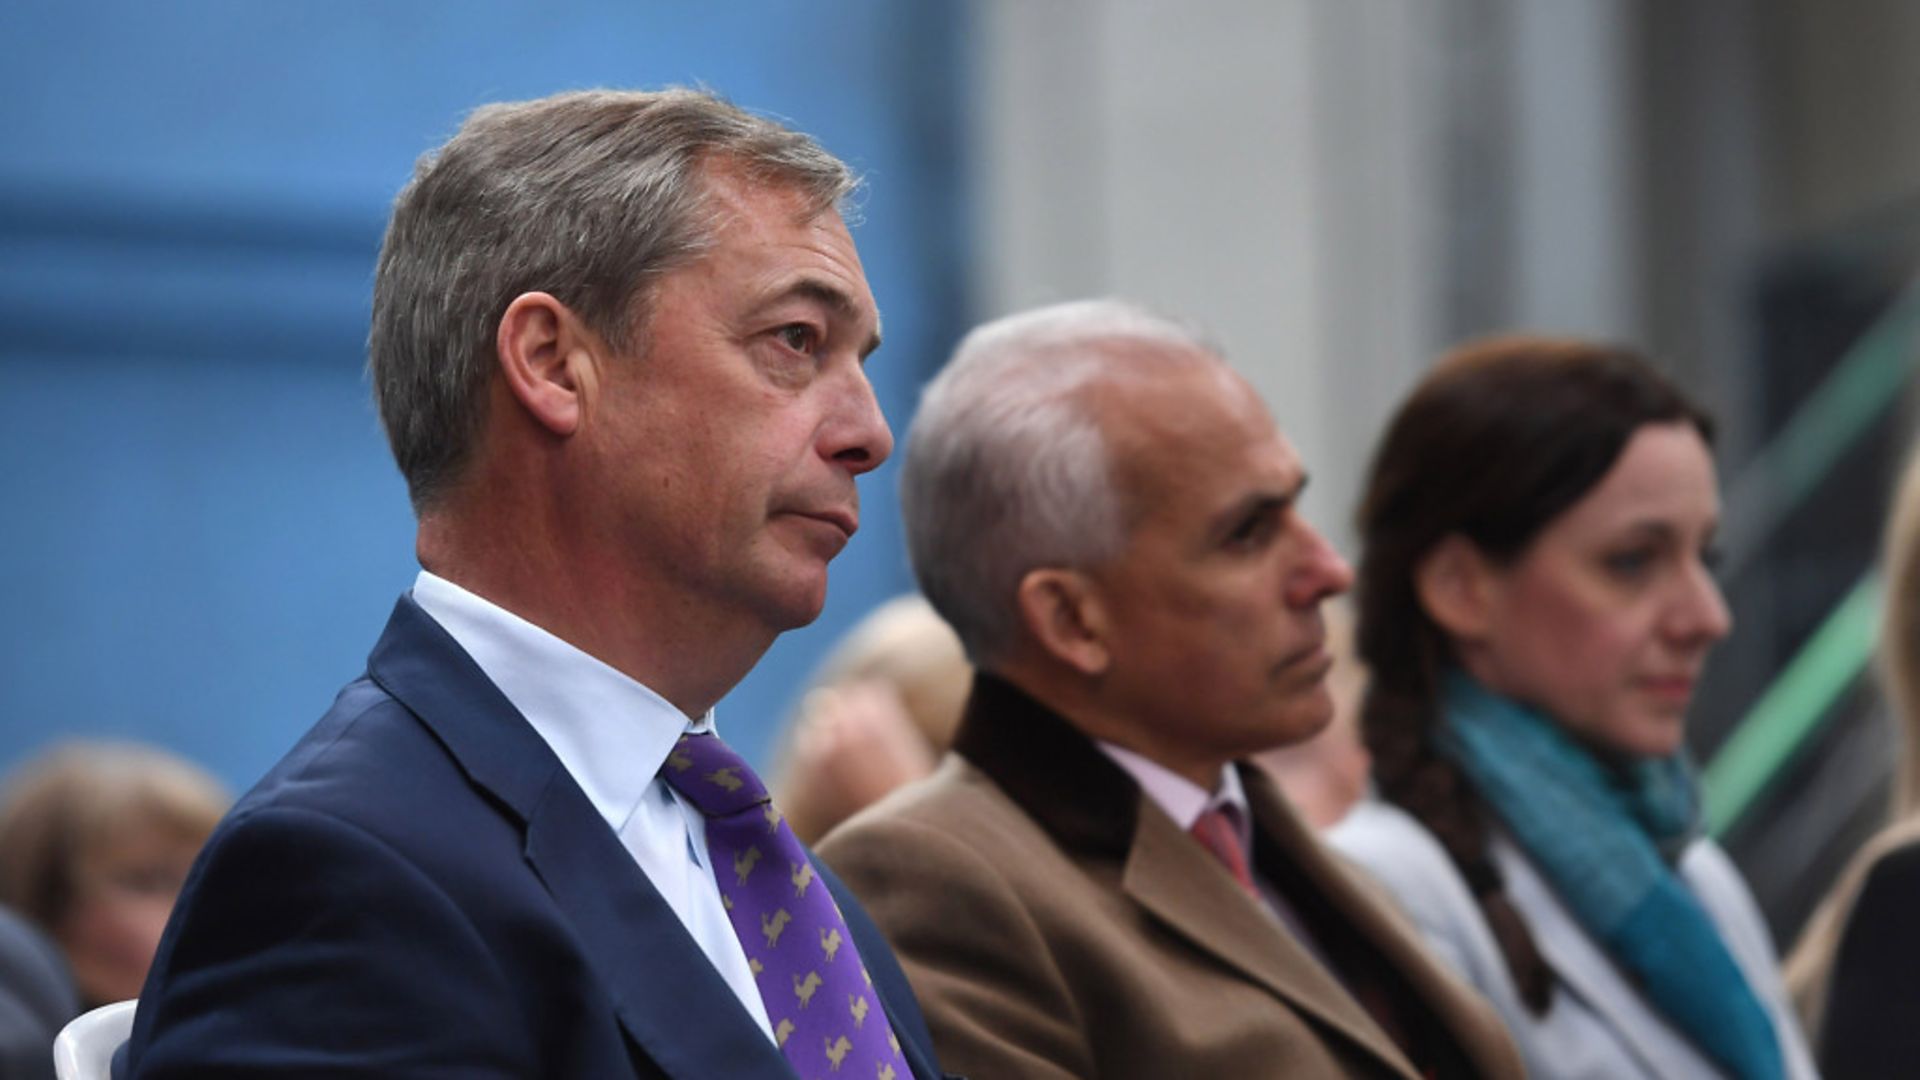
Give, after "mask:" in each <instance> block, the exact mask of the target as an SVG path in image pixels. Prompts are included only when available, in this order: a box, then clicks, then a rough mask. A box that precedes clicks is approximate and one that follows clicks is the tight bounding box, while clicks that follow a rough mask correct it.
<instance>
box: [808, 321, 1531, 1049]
mask: <svg viewBox="0 0 1920 1080" xmlns="http://www.w3.org/2000/svg"><path fill="white" fill-rule="evenodd" d="M1306 482H1307V474H1306V471H1305V468H1304V466H1303V465H1302V463H1301V461H1300V459H1299V456H1298V455H1297V454H1296V453H1295V452H1294V449H1293V447H1292V446H1291V444H1289V443H1288V441H1287V439H1286V438H1285V436H1283V435H1282V434H1281V433H1280V431H1279V429H1278V428H1277V427H1276V426H1275V424H1274V421H1273V418H1272V416H1271V415H1270V414H1269V413H1268V411H1267V408H1266V405H1265V404H1264V403H1263V402H1262V401H1261V400H1260V398H1259V396H1258V395H1257V394H1256V393H1255V392H1254V390H1253V388H1252V387H1251V386H1250V385H1248V383H1247V382H1246V380H1245V379H1243V378H1241V377H1240V376H1239V375H1238V374H1237V373H1236V372H1234V370H1233V369H1232V368H1231V367H1230V366H1229V365H1228V364H1227V362H1226V361H1225V360H1224V359H1223V358H1222V357H1221V356H1220V354H1219V352H1218V350H1217V349H1216V348H1215V347H1214V346H1212V345H1210V344H1208V343H1207V342H1206V341H1205V340H1204V339H1203V338H1201V337H1199V336H1198V335H1196V334H1195V333H1194V332H1193V331H1192V330H1191V329H1188V328H1186V327H1183V326H1181V325H1179V324H1178V323H1175V322H1172V321H1170V320H1167V319H1164V318H1162V317H1160V316H1157V315H1154V314H1152V313H1150V312H1147V311H1145V310H1143V309H1140V308H1138V307H1135V306H1133V305H1130V304H1125V303H1121V302H1117V301H1110V300H1103V301H1086V302H1081V303H1072V304H1060V305H1055V306H1052V307H1046V308H1040V309H1037V310H1034V311H1029V312H1025V313H1022V314H1018V315H1012V316H1009V317H1007V318H1004V319H1001V320H998V321H996V322H992V323H989V324H987V325H985V326H982V327H980V328H978V329H976V330H974V331H973V332H972V333H970V334H969V335H968V336H967V337H966V339H965V340H964V341H962V342H961V343H960V345H959V347H958V349H957V351H956V352H955V354H954V357H953V359H952V360H951V361H950V362H949V363H948V364H947V366H946V367H945V368H944V369H943V370H942V371H941V372H940V374H939V375H938V376H937V377H936V378H935V379H934V381H933V382H932V383H930V384H929V385H928V387H927V390H926V393H925V395H924V397H923V399H922V401H921V404H920V411H919V413H918V416H917V418H916V419H915V421H914V426H913V431H912V433H911V434H910V435H909V440H908V449H907V454H906V463H905V466H904V468H903V469H902V472H901V480H900V489H901V503H902V508H903V511H904V514H905V519H906V532H907V541H908V547H909V550H910V552H911V554H912V557H913V568H914V573H915V576H916V577H917V578H918V579H919V581H920V585H921V588H922V590H923V591H924V592H925V595H926V596H927V598H928V600H929V601H930V602H931V603H932V604H933V606H934V607H935V608H936V609H937V610H938V611H939V612H940V614H941V615H942V616H944V617H945V618H946V619H947V621H948V622H949V623H950V624H952V626H953V627H954V630H955V632H956V633H957V634H958V635H959V636H960V639H961V640H962V641H963V642H965V643H966V649H967V654H968V656H969V657H970V658H971V659H972V660H973V662H974V663H975V665H976V666H977V668H978V673H977V674H976V676H975V679H974V683H973V688H972V692H971V695H970V697H969V699H968V703H967V708H966V713H965V715H964V717H963V718H962V720H961V723H960V728H959V731H958V732H957V734H956V735H955V738H954V746H953V752H952V753H950V754H948V755H947V757H946V759H945V760H944V761H943V762H942V764H941V765H940V767H939V768H938V769H936V770H935V772H934V774H933V775H932V776H930V777H928V778H927V779H926V780H923V781H920V782H918V783H914V784H909V785H908V786H906V787H904V788H902V789H900V790H899V791H896V792H894V793H893V794H892V795H890V796H888V797H887V798H885V799H883V800H881V801H880V802H879V803H877V804H875V805H874V806H872V807H869V808H868V809H866V810H864V811H862V812H861V813H859V814H857V815H855V816H854V817H853V818H852V819H850V820H849V821H848V822H847V823H846V824H844V825H842V826H841V827H840V828H839V829H836V830H835V831H834V832H833V833H832V834H831V835H830V836H828V838H827V839H826V840H825V841H823V842H822V844H821V849H820V850H821V854H822V855H824V856H825V857H826V858H827V860H828V861H829V862H831V863H832V864H833V865H834V867H835V868H836V869H838V870H839V871H840V872H841V873H842V874H843V875H844V876H845V878H846V880H847V883H848V884H849V885H851V886H853V888H854V889H855V890H856V891H857V892H858V893H859V895H860V896H861V898H862V900H864V901H865V902H866V903H867V904H868V905H869V907H870V908H871V909H872V911H873V914H874V918H875V920H876V921H878V922H879V923H880V925H881V927H882V929H884V930H885V931H886V932H887V933H888V935H889V936H890V937H891V939H892V940H893V942H894V947H895V948H896V949H897V950H898V952H899V954H900V956H901V959H902V960H903V961H904V962H905V964H906V966H907V971H908V975H909V977H910V978H911V979H912V980H913V982H914V987H915V990H916V991H917V992H918V993H919V995H920V997H921V1000H922V1001H923V1002H924V1003H925V1005H926V1011H927V1019H928V1021H929V1023H930V1024H931V1025H932V1027H933V1030H934V1040H935V1043H936V1045H938V1047H939V1049H940V1054H941V1057H942V1058H943V1060H946V1061H947V1062H948V1063H949V1064H950V1065H951V1066H952V1067H954V1068H955V1069H958V1070H960V1071H962V1072H965V1073H968V1074H971V1075H973V1076H976V1077H982V1078H985V1077H996V1078H997V1077H1020V1078H1023V1080H1067V1078H1074V1080H1093V1078H1102V1080H1124V1078H1140V1080H1148V1078H1152V1080H1162V1078H1167V1077H1252V1076H1288V1077H1296V1076H1297V1077H1326V1078H1333V1077H1346V1076H1356V1075H1362V1076H1396V1077H1404V1078H1406V1080H1413V1078H1416V1077H1421V1076H1446V1077H1464V1076H1493V1077H1502V1076H1517V1075H1519V1070H1520V1064H1519V1059H1518V1056H1517V1055H1516V1054H1515V1053H1514V1050H1513V1047H1512V1045H1511V1044H1510V1043H1509V1041H1508V1040H1507V1036H1506V1034H1505V1032H1504V1031H1502V1030H1501V1029H1500V1025H1499V1022H1498V1020H1497V1019H1496V1018H1495V1016H1494V1015H1493V1013H1492V1011H1491V1010H1490V1009H1488V1008H1487V1007H1486V1005H1485V1003H1483V1002H1481V1001H1480V1000H1479V999H1478V998H1477V997H1476V996H1475V995H1473V994H1471V993H1469V992H1467V990H1466V989H1465V987H1463V986H1461V985H1460V984H1459V983H1458V982H1457V981H1456V980H1455V979H1453V978H1452V977H1450V976H1449V975H1448V974H1447V973H1446V971H1445V970H1444V968H1443V967H1442V966H1441V964H1440V963H1439V961H1438V960H1436V959H1434V958H1433V957H1432V956H1430V955H1429V954H1428V953H1427V951H1426V950H1425V949H1424V948H1422V947H1421V945H1420V943H1419V939H1418V937H1417V935H1416V934H1415V933H1414V931H1413V929H1412V928H1411V927H1409V926H1407V925H1406V924H1405V922H1404V921H1402V920H1400V919H1398V918H1397V917H1396V916H1395V914H1394V913H1393V912H1392V911H1391V910H1390V908H1389V906H1388V905H1387V904H1386V903H1385V902H1384V901H1382V900H1380V899H1378V898H1377V896H1376V890H1374V889H1372V888H1371V887H1369V885H1368V884H1367V883H1366V882H1364V881H1363V880H1361V879H1360V878H1359V876H1358V875H1357V874H1356V873H1355V872H1354V871H1352V870H1351V869H1350V868H1348V867H1347V866H1346V865H1345V864H1344V863H1343V862H1342V861H1341V860H1339V859H1337V858H1335V857H1334V856H1333V855H1332V853H1330V852H1328V851H1326V850H1325V849H1324V848H1323V847H1322V846H1321V845H1320V843H1319V842H1318V841H1317V840H1316V839H1315V837H1314V834H1313V832H1312V831H1311V830H1310V829H1308V828H1307V827H1306V826H1305V825H1304V824H1302V823H1301V821H1300V820H1299V819H1298V817H1296V816H1295V814H1294V813H1293V811H1292V810H1291V809H1290V808H1289V807H1288V805H1287V803H1286V800H1285V799H1283V798H1282V797H1281V796H1280V794H1279V792H1278V791H1277V790H1276V789H1275V787H1274V785H1273V784H1272V782H1271V781H1270V780H1269V779H1268V778H1267V777H1266V775H1265V774H1264V773H1263V772H1262V771H1261V770H1259V769H1258V768H1254V767H1252V766H1250V765H1249V764H1248V763H1247V762H1246V759H1247V758H1248V757H1249V756H1250V755H1252V754H1254V753H1257V752H1259V751H1262V750H1266V749H1269V748H1271V747H1274V746H1278V745H1281V744H1283V743H1289V742H1293V741H1297V740H1300V739H1305V738H1307V737H1309V736H1311V735H1312V734H1314V733H1315V732H1317V731H1319V730H1320V729H1321V728H1322V727H1324V726H1325V725H1326V723H1327V721H1328V719H1329V717H1330V715H1331V713H1332V703H1331V701H1330V700H1329V699H1328V696H1327V690H1326V686H1325V682H1324V677H1325V675H1326V672H1327V668H1328V666H1329V664H1330V660H1329V658H1328V656H1327V653H1326V647H1325V630H1324V627H1323V626H1322V623H1321V618H1320V605H1321V603H1322V601H1324V600H1326V599H1327V598H1329V597H1330V596H1333V595H1335V594H1337V593H1339V592H1341V591H1343V590H1344V589H1345V588H1346V587H1347V583H1348V581H1349V580H1350V577H1351V572H1350V571H1349V569H1348V567H1347V565H1346V563H1345V562H1344V561H1343V560H1341V558H1340V556H1339V555H1338V554H1336V553H1335V552H1334V551H1333V549H1332V548H1331V547H1330V546H1329V545H1328V544H1327V542H1326V540H1325V539H1324V538H1323V537H1322V536H1321V535H1320V534H1319V533H1318V532H1317V531H1316V530H1315V529H1314V528H1313V526H1312V525H1311V524H1309V523H1308V522H1307V521H1306V519H1305V518H1304V517H1303V516H1302V515H1301V513H1300V509H1299V498H1300V493H1301V490H1302V489H1303V488H1304V487H1305V485H1306Z"/></svg>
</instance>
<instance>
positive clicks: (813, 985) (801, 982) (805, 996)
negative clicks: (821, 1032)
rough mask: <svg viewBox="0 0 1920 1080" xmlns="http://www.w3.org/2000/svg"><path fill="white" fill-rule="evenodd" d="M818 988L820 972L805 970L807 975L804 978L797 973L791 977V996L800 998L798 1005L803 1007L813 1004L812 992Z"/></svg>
mask: <svg viewBox="0 0 1920 1080" xmlns="http://www.w3.org/2000/svg"><path fill="white" fill-rule="evenodd" d="M818 989H820V973H819V972H817V971H809V972H807V977H806V978H804V979H803V978H801V977H800V976H798V975H795V976H794V977H793V996H794V997H797V998H799V999H800V1007H801V1008H803V1009H804V1008H806V1007H807V1006H808V1005H811V1004H813V992H814V991H815V990H818Z"/></svg>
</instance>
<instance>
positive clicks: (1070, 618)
mask: <svg viewBox="0 0 1920 1080" xmlns="http://www.w3.org/2000/svg"><path fill="white" fill-rule="evenodd" d="M1016 599H1017V600H1018V602H1019V606H1020V621H1021V622H1022V623H1023V624H1025V626H1026V630H1027V633H1028V634H1031V635H1032V636H1033V639H1034V640H1035V641H1036V642H1038V643H1039V644H1040V648H1041V649H1042V650H1044V651H1045V652H1046V653H1048V654H1049V655H1051V656H1052V657H1054V658H1055V659H1057V660H1059V661H1060V662H1061V663H1064V664H1066V665H1067V666H1068V667H1070V668H1073V669H1074V670H1075V671H1078V672H1080V673H1081V674H1083V675H1087V676H1089V677H1093V676H1099V675H1103V674H1105V673H1106V670H1107V666H1108V665H1109V664H1110V663H1112V660H1113V657H1112V654H1111V653H1109V652H1108V650H1107V645H1106V612H1105V609H1104V608H1103V607H1102V606H1101V603H1100V596H1099V589H1098V588H1097V587H1096V586H1095V584H1094V582H1093V581H1092V580H1091V579H1090V578H1088V577H1087V575H1085V574H1083V573H1081V572H1080V571H1078V570H1064V569H1059V568H1055V567H1048V568H1043V569H1038V570H1029V571H1027V574H1026V576H1025V577H1023V578H1021V579H1020V588H1019V590H1018V591H1017V593H1016Z"/></svg>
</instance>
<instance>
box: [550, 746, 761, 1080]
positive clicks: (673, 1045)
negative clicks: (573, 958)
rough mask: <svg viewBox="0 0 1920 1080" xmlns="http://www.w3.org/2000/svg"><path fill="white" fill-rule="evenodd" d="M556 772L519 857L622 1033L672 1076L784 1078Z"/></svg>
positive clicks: (751, 1025)
mask: <svg viewBox="0 0 1920 1080" xmlns="http://www.w3.org/2000/svg"><path fill="white" fill-rule="evenodd" d="M559 779H560V780H564V781H565V782H564V783H560V782H556V783H555V784H553V785H552V786H551V787H550V788H549V790H548V796H547V798H545V799H543V800H542V801H541V803H540V805H539V806H538V807H536V809H535V812H534V815H533V817H532V819H531V820H529V821H528V822H527V847H526V855H527V862H528V864H530V865H531V866H532V867H533V869H534V872H535V873H537V874H538V875H539V876H540V880H541V881H543V882H545V883H546V886H547V891H548V892H550V893H551V894H552V895H553V899H554V902H555V903H556V904H558V905H559V907H560V910H561V911H562V912H563V913H564V914H565V916H566V918H567V921H568V922H569V923H570V924H571V925H572V927H573V930H574V933H576V934H577V935H578V936H579V938H580V944H581V946H582V949H583V950H584V951H585V953H586V955H587V958H588V960H589V961H590V962H591V963H592V964H593V966H594V969H595V971H596V972H598V974H599V975H600V978H601V979H602V980H603V981H604V982H605V983H606V984H607V985H608V986H609V987H611V988H612V990H613V997H614V1002H615V1008H616V1009H617V1010H618V1013H619V1016H620V1023H621V1025H622V1026H623V1027H625V1028H626V1029H627V1034H629V1035H631V1036H632V1037H633V1039H634V1041H635V1042H637V1043H639V1044H640V1045H641V1047H643V1048H644V1049H645V1051H646V1053H647V1056H648V1057H649V1058H651V1059H653V1061H654V1062H655V1063H656V1064H658V1065H659V1066H660V1068H661V1069H663V1070H665V1071H666V1072H667V1073H668V1074H670V1075H672V1076H675V1077H678V1078H680V1080H701V1078H706V1077H714V1076H729V1077H731V1076H738V1077H750V1078H753V1080H792V1077H793V1072H792V1070H791V1069H790V1068H789V1067H788V1065H787V1061H786V1058H785V1057H783V1056H782V1055H781V1054H780V1052H779V1051H778V1050H777V1049H775V1048H774V1045H773V1043H771V1042H769V1041H768V1040H767V1037H766V1035H765V1034H764V1033H762V1032H761V1030H760V1028H759V1025H758V1024H756V1023H755V1022H754V1021H753V1019H752V1017H750V1016H749V1015H748V1014H747V1011H746V1010H745V1009H743V1008H742V1007H741V1006H740V999H739V998H737V997H735V996H734V993H733V991H732V989H731V988H729V987H728V986H727V984H726V982H725V980H723V979H721V978H720V976H719V974H718V973H717V972H716V971H714V969H713V965H712V964H711V963H710V962H708V960H707V957H706V954H705V953H703V952H701V950H700V947H699V946H698V945H697V944H695V943H694V941H693V938H692V937H691V936H689V935H688V934H687V932H686V929H685V928H684V927H683V926H682V925H681V923H680V919H679V917H678V916H676V915H675V914H674V913H673V909H672V908H670V907H668V906H667V902H666V901H665V900H663V899H662V898H661V897H660V894H659V893H658V892H657V891H656V890H655V889H654V888H653V885H652V883H651V882H649V881H648V880H647V878H646V875H645V874H643V873H641V872H640V870H639V868H638V867H637V866H634V865H633V857H632V856H631V855H629V854H627V851H626V849H625V848H623V847H621V846H620V842H619V840H618V839H616V838H615V837H614V835H613V832H612V830H610V829H608V828H607V824H606V822H605V821H603V820H602V819H601V818H600V816H599V815H598V814H597V813H595V812H594V809H593V805H592V804H591V803H589V802H588V801H587V798H586V796H585V795H583V794H581V792H580V791H579V789H578V788H577V787H575V786H574V785H573V784H572V782H571V781H570V780H565V777H564V776H563V777H561V778H559Z"/></svg>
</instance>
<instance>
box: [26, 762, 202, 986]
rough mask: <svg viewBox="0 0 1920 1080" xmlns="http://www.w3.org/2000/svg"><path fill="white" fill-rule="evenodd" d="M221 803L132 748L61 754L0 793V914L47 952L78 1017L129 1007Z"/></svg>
mask: <svg viewBox="0 0 1920 1080" xmlns="http://www.w3.org/2000/svg"><path fill="white" fill-rule="evenodd" d="M228 801H229V800H228V797H227V793H226V791H225V790H224V789H222V788H221V786H220V784H219V783H218V782H217V781H215V780H214V779H213V777H211V776H209V775H208V774H207V773H206V772H204V771H203V770H201V769H200V768H198V767H197V766H195V765H193V764H191V763H189V762H187V761H185V760H183V759H181V758H179V757H176V756H175V755H173V754H170V753H168V752H166V751H164V750H160V749H157V748H155V747H150V746H141V745H137V744H133V743H104V742H103V743H93V742H81V743H69V744H66V745H62V746H58V747H55V748H54V749H52V750H49V751H47V752H46V753H44V754H42V755H41V756H39V757H37V758H34V759H33V760H31V761H28V762H26V763H25V764H23V765H21V766H20V767H19V768H18V769H17V770H15V771H14V772H13V773H12V775H10V776H9V777H8V778H7V780H6V782H5V785H4V787H0V904H5V905H7V906H9V907H12V908H13V909H14V910H16V911H18V912H20V913H21V914H23V915H25V916H26V917H27V918H29V919H31V920H33V921H34V922H35V923H37V924H38V925H39V926H40V927H41V928H42V929H44V930H45V931H46V932H47V934H48V935H49V936H51V937H52V938H53V940H54V941H55V942H56V943H58V944H59V946H60V949H61V951H62V953H64V954H65V956H66V960H67V965H68V967H69V968H71V970H72V972H73V980H74V983H75V985H76V986H78V987H79V990H80V997H81V1001H82V1003H83V1004H84V1005H85V1006H86V1007H87V1008H93V1007H95V1006H98V1005H105V1004H108V1003H110V1002H115V1001H125V1000H127V999H128V998H132V997H137V996H138V995H139V993H140V986H141V983H142V982H144V981H145V980H146V977H147V967H148V965H150V964H151V963H152V962H153V953H154V949H155V947H156V946H157V945H159V943H160V933H161V931H162V930H163V929H165V927H166V924H167V916H168V914H169V913H170V912H171V911H172V909H173V902H174V899H175V898H176V897H178V896H179V895H180V886H181V883H182V882H184V881H185V880H186V877H187V871H188V869H189V868H190V867H192V865H193V859H194V856H195V855H197V854H199V851H200V846H201V845H202V844H204V843H205V842H206V839H207V836H208V835H209V834H211V833H212V832H213V827H214V826H215V825H216V824H218V823H219V821H220V816H221V815H222V814H224V813H225V812H226V809H227V803H228Z"/></svg>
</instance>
